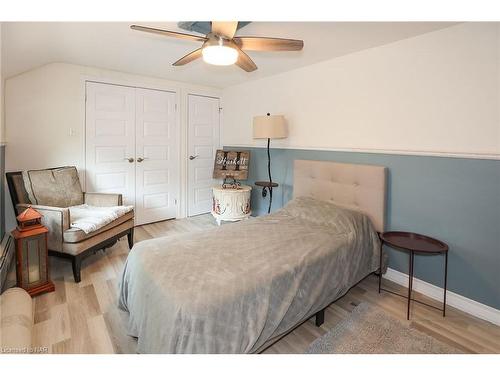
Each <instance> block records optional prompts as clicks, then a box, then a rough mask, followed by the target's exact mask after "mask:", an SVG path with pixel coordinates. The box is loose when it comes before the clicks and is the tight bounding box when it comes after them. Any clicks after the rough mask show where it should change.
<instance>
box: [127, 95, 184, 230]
mask: <svg viewBox="0 0 500 375" xmlns="http://www.w3.org/2000/svg"><path fill="white" fill-rule="evenodd" d="M175 102H176V95H175V93H173V92H166V91H157V90H146V89H136V156H137V158H136V163H137V164H136V206H135V207H136V223H137V224H139V225H140V224H145V223H150V222H153V221H160V220H165V219H171V218H174V217H176V216H177V196H178V187H179V142H178V131H177V115H176V106H175Z"/></svg>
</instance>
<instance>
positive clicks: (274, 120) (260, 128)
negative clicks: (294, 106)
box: [253, 115, 288, 139]
mask: <svg viewBox="0 0 500 375" xmlns="http://www.w3.org/2000/svg"><path fill="white" fill-rule="evenodd" d="M287 136H288V131H287V128H286V122H285V117H284V116H282V115H272V116H271V115H267V116H255V117H254V118H253V137H254V138H273V139H275V138H286V137H287Z"/></svg>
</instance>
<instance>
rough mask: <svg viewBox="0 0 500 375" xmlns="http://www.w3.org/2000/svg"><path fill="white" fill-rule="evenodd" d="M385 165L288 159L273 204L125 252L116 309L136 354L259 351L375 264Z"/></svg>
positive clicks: (318, 310)
mask: <svg viewBox="0 0 500 375" xmlns="http://www.w3.org/2000/svg"><path fill="white" fill-rule="evenodd" d="M385 195H386V168H385V167H381V166H369V165H354V164H343V163H333V162H324V161H306V160H296V161H295V162H294V186H293V199H292V200H291V201H290V202H289V203H288V204H287V205H286V206H285V207H284V208H282V209H280V210H278V211H277V212H275V213H273V214H271V215H266V216H261V217H258V218H252V219H249V220H246V221H244V222H239V223H236V224H229V225H224V226H222V227H218V228H213V229H210V230H206V231H202V232H197V233H192V234H181V235H175V236H170V237H165V238H157V239H151V240H147V241H143V242H139V243H138V244H136V245H135V246H134V247H133V249H132V250H131V252H130V254H129V256H128V258H127V261H126V264H125V268H124V271H123V275H122V279H121V282H120V295H119V307H120V308H121V309H123V310H125V311H128V313H129V321H128V333H129V334H130V335H132V336H135V337H137V339H138V347H137V350H138V352H139V353H256V352H260V351H262V350H263V349H265V348H266V347H267V346H269V345H270V344H272V343H273V342H275V341H276V340H277V339H279V338H280V337H282V336H283V335H285V334H286V333H287V332H289V331H290V330H292V329H293V328H294V327H296V326H297V325H298V324H300V323H302V322H303V321H305V320H306V319H308V318H310V317H312V316H313V315H314V314H317V313H319V314H321V312H322V311H323V309H324V308H325V307H327V306H328V305H329V304H330V303H332V302H333V301H335V300H336V299H338V298H339V297H341V296H342V295H344V294H345V293H346V292H347V291H348V290H349V289H350V288H351V287H352V286H354V285H355V284H357V283H358V282H359V281H360V280H362V279H363V278H365V277H366V276H367V275H368V274H370V273H372V272H374V271H377V270H378V269H379V265H380V242H379V239H378V234H377V231H378V232H381V231H383V227H384V222H385Z"/></svg>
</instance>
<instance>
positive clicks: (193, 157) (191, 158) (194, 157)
mask: <svg viewBox="0 0 500 375" xmlns="http://www.w3.org/2000/svg"><path fill="white" fill-rule="evenodd" d="M198 156H199V155H195V156H193V155H190V156H189V160H194V159H196V158H197V157H198Z"/></svg>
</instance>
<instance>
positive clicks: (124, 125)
mask: <svg viewBox="0 0 500 375" xmlns="http://www.w3.org/2000/svg"><path fill="white" fill-rule="evenodd" d="M86 89H87V96H86V98H87V102H86V133H85V135H86V138H85V143H86V145H85V158H86V178H85V183H86V190H87V191H88V192H103V193H121V194H123V200H124V204H127V205H135V89H134V88H131V87H124V86H115V85H105V84H101V83H93V82H87V87H86Z"/></svg>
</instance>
